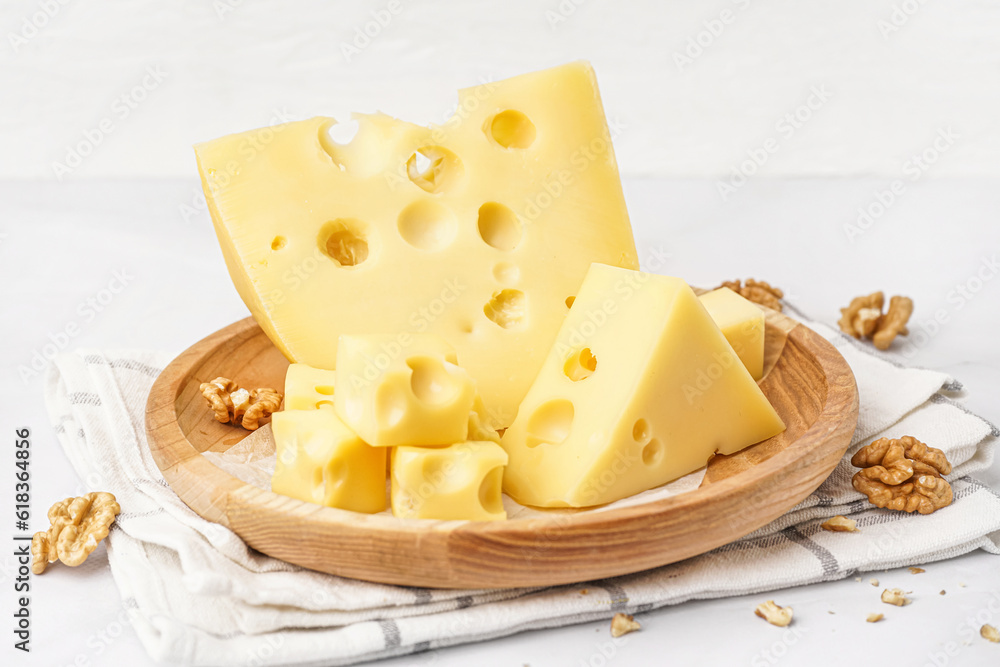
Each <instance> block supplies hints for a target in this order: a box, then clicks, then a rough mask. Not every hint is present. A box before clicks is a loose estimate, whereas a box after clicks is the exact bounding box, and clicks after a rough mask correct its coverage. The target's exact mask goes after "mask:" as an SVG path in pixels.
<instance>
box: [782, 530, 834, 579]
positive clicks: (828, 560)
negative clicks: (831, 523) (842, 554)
mask: <svg viewBox="0 0 1000 667" xmlns="http://www.w3.org/2000/svg"><path fill="white" fill-rule="evenodd" d="M781 534H782V535H784V536H785V537H787V538H788V539H789V540H791V541H792V542H795V543H796V544H798V545H799V546H800V547H803V548H804V549H808V550H809V551H811V552H812V554H813V555H814V556H816V558H818V559H819V562H820V564H821V565H822V566H823V574H825V575H827V576H831V575H834V574H837V573H838V572H839V571H840V564H839V563H837V559H836V558H834V556H833V554H832V553H830V552H829V551H828V550H827V549H825V548H823V547H821V546H820V545H818V544H816V543H815V542H813V541H812V540H811V539H809V538H808V537H806V536H805V535H803V534H802V532H801V531H800V530H799V529H798V527H797V526H789V527H788V528H785V529H784V530H783V531H781Z"/></svg>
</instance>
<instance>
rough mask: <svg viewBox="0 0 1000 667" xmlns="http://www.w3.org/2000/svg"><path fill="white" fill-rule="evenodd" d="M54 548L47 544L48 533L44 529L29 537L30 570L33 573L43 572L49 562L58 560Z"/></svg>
mask: <svg viewBox="0 0 1000 667" xmlns="http://www.w3.org/2000/svg"><path fill="white" fill-rule="evenodd" d="M58 558H59V557H58V556H57V555H56V550H55V549H53V548H52V546H51V545H50V544H49V534H48V533H47V532H45V531H40V532H37V533H35V534H34V535H33V536H32V538H31V571H32V572H33V573H35V574H41V573H42V572H45V568H47V567H48V566H49V563H54V562H56V560H58Z"/></svg>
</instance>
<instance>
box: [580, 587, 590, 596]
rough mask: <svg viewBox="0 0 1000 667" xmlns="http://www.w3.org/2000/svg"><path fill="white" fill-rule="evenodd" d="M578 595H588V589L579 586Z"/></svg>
mask: <svg viewBox="0 0 1000 667" xmlns="http://www.w3.org/2000/svg"><path fill="white" fill-rule="evenodd" d="M580 595H590V591H589V590H587V589H586V588H581V589H580Z"/></svg>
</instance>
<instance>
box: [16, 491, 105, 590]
mask: <svg viewBox="0 0 1000 667" xmlns="http://www.w3.org/2000/svg"><path fill="white" fill-rule="evenodd" d="M119 512H121V507H120V506H119V505H118V501H117V500H116V499H115V497H114V495H112V494H110V493H105V492H103V491H100V492H95V493H88V494H86V495H83V496H80V497H79V498H66V499H65V500H60V501H59V502H57V503H56V504H54V505H53V506H52V507H51V508H49V522H50V524H51V525H50V526H49V529H48V531H47V532H38V533H35V535H34V537H32V538H31V555H32V563H31V571H32V572H34V573H35V574H42V573H43V572H45V569H46V567H48V565H49V563H54V562H56V560H60V561H62V562H63V564H65V565H69V566H70V567H76V566H77V565H80V564H81V563H83V562H84V561H85V560H87V557H88V556H89V555H90V554H91V553H93V551H94V549H96V548H97V545H98V544H100V543H101V540H103V539H104V538H105V537H107V536H108V531H109V530H110V528H111V524H112V523H114V521H115V517H117V516H118V513H119Z"/></svg>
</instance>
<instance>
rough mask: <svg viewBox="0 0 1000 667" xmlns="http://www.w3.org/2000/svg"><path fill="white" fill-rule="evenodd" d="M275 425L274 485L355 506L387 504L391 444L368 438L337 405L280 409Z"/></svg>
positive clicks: (375, 508) (313, 499)
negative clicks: (387, 450) (349, 423)
mask: <svg viewBox="0 0 1000 667" xmlns="http://www.w3.org/2000/svg"><path fill="white" fill-rule="evenodd" d="M271 429H272V431H273V432H274V442H275V445H276V447H277V459H278V460H277V464H276V465H275V468H274V476H273V477H272V478H271V490H272V491H274V492H275V493H280V494H282V495H285V496H290V497H292V498H298V499H299V500H304V501H306V502H310V503H316V504H317V505H326V506H327V507H339V508H340V509H345V510H353V511H355V512H368V513H374V512H381V511H382V510H384V509H385V475H386V463H385V460H386V453H385V449H383V448H380V447H370V446H368V445H367V444H365V443H364V442H362V440H361V438H359V437H358V436H357V435H355V434H354V433H353V432H352V431H351V429H349V428H348V427H347V426H346V425H344V423H343V422H342V421H340V419H339V418H338V417H337V415H336V413H335V412H334V410H333V408H331V407H329V406H324V407H322V408H320V409H318V410H317V409H310V410H283V411H281V412H275V413H274V414H273V415H271Z"/></svg>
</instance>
